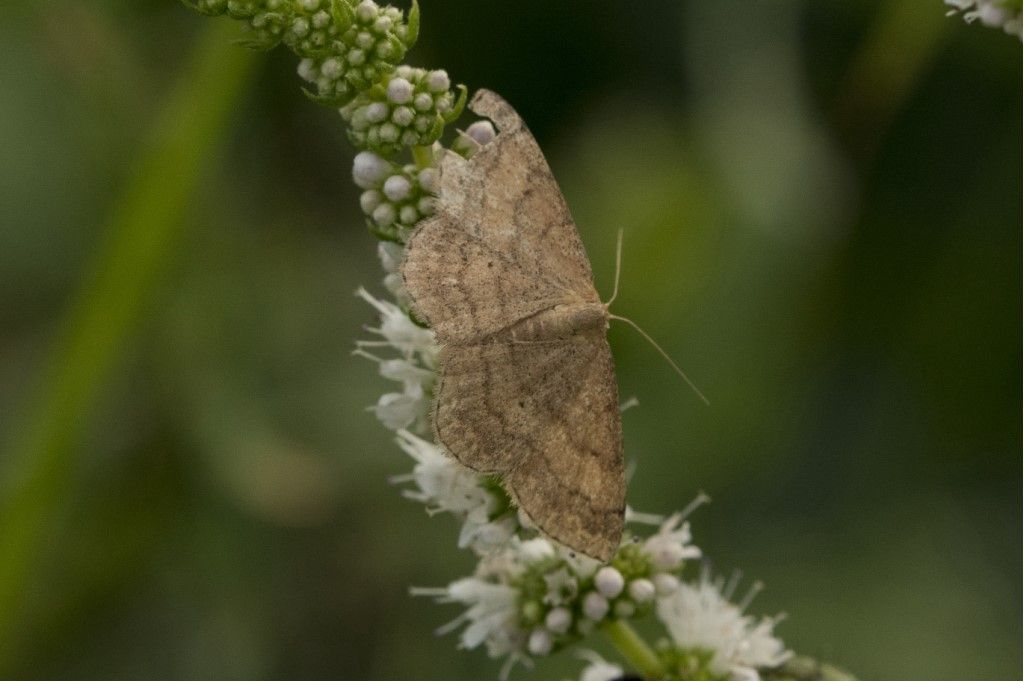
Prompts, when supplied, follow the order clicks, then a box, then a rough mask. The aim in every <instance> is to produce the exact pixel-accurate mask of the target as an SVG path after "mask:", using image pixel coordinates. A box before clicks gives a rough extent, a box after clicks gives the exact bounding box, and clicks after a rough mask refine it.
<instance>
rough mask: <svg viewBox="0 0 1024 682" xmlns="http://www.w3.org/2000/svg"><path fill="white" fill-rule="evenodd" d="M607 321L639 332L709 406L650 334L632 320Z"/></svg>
mask: <svg viewBox="0 0 1024 682" xmlns="http://www.w3.org/2000/svg"><path fill="white" fill-rule="evenodd" d="M620 234H621V233H620ZM608 319H611V320H619V321H620V322H625V323H626V324H628V325H629V326H630V327H632V328H633V329H635V330H637V331H638V332H640V336H642V337H644V338H645V339H647V342H648V343H650V344H651V345H652V346H654V349H655V350H656V351H658V352H659V353H661V357H663V358H665V361H666V362H668V364H670V365H671V366H672V369H674V370H675V371H676V374H678V375H679V376H680V377H682V378H683V381H685V382H686V383H687V384H689V386H690V388H692V389H693V392H694V393H696V394H697V397H698V398H700V399H701V400H702V401H703V402H704V404H705V405H711V402H710V401H709V400H708V399H707V398H706V397H704V394H703V393H701V392H700V389H699V388H697V386H696V384H694V383H693V382H692V381H690V377H688V376H686V372H684V371H683V370H681V369H679V365H677V364H676V363H675V362H673V361H672V358H670V357H669V355H668V353H666V352H665V350H664V349H663V348H662V347H661V346H659V345H658V342H657V341H655V340H654V339H652V338H651V335H650V334H648V333H647V332H645V331H644V330H643V329H641V328H640V325H638V324H637V323H636V322H634V321H633V320H631V319H629V318H628V317H620V316H618V315H611V314H609V315H608Z"/></svg>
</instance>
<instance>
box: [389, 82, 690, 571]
mask: <svg viewBox="0 0 1024 682" xmlns="http://www.w3.org/2000/svg"><path fill="white" fill-rule="evenodd" d="M469 106H470V109H471V110H473V111H474V112H476V113H477V114H479V115H481V116H486V117H487V118H489V119H491V121H492V122H493V123H494V124H495V125H496V127H497V128H498V131H499V132H498V135H497V137H496V138H495V139H494V140H493V141H492V142H490V143H489V144H487V145H485V146H483V147H482V148H481V149H480V150H479V151H477V153H476V154H474V155H473V156H472V157H470V158H469V159H468V160H467V159H465V158H463V157H461V156H459V155H458V154H455V153H452V152H447V153H446V154H445V155H444V157H443V159H442V160H441V162H440V166H439V170H440V180H439V183H438V192H437V202H436V209H435V214H434V215H433V216H432V217H430V218H428V219H426V220H424V221H422V222H421V223H420V224H419V226H418V227H417V229H416V230H415V232H413V234H412V235H411V237H410V238H409V240H408V243H407V249H406V257H405V260H404V262H403V264H402V268H401V271H402V275H403V277H404V279H405V285H406V288H407V290H408V292H409V294H410V297H411V299H412V308H413V312H414V314H415V315H417V316H418V317H419V318H420V319H422V320H424V321H426V322H427V323H428V324H429V325H430V327H431V328H432V329H433V330H434V333H435V334H436V337H437V341H438V344H439V345H440V347H441V355H440V369H439V372H440V379H439V383H438V385H437V388H436V396H435V404H434V414H433V423H434V430H435V435H436V440H437V442H438V443H439V444H440V445H442V446H443V447H444V448H445V449H446V450H447V451H448V452H449V453H450V454H451V455H452V456H453V457H455V458H456V459H457V460H459V461H460V462H461V463H462V464H464V465H466V466H467V467H469V468H471V469H474V470H476V471H479V472H484V473H493V474H499V475H500V476H501V479H502V481H503V483H504V485H505V488H506V489H507V490H508V492H509V494H510V496H511V497H512V499H513V501H514V502H516V504H517V505H518V506H519V507H520V509H521V510H522V511H523V512H525V513H526V515H527V516H528V517H529V518H530V520H531V521H532V522H533V523H534V524H535V525H536V526H537V528H538V529H540V531H541V532H543V533H544V534H545V535H547V536H549V537H551V538H552V539H554V540H556V541H558V542H560V543H562V544H563V545H566V546H568V547H570V548H572V549H574V550H576V551H579V552H581V553H583V554H585V555H588V556H590V557H594V558H596V559H599V560H601V561H609V560H610V559H611V558H612V556H613V555H614V553H615V551H616V549H617V548H618V546H619V543H620V541H621V539H622V531H623V523H624V512H625V495H626V481H625V470H624V467H623V458H622V422H621V417H620V410H619V396H618V388H617V385H616V380H615V369H614V365H613V362H612V354H611V349H610V348H609V346H608V341H607V338H606V334H607V330H608V325H609V320H610V319H612V318H615V316H613V315H611V314H610V313H609V311H608V304H605V303H602V302H601V299H600V297H599V296H598V293H597V290H596V289H595V288H594V280H593V273H592V272H591V268H590V262H589V260H588V259H587V254H586V252H585V251H584V249H583V244H582V242H581V241H580V237H579V233H578V232H577V229H576V224H575V223H574V222H573V219H572V215H571V214H570V212H569V207H568V206H567V205H566V202H565V199H564V197H563V196H562V192H561V190H560V189H559V187H558V183H557V182H556V181H555V178H554V176H553V174H552V172H551V169H550V168H549V167H548V163H547V161H546V160H545V158H544V154H543V153H542V152H541V150H540V147H539V146H538V145H537V142H536V140H535V139H534V138H533V135H531V134H530V131H529V130H528V129H527V128H526V125H525V124H524V122H523V120H522V118H520V116H519V115H518V114H517V113H516V111H515V110H514V109H513V108H512V107H511V106H510V105H509V104H508V103H507V102H505V101H504V100H503V99H502V98H501V97H499V96H498V95H497V94H495V93H493V92H491V91H489V90H480V91H479V92H477V93H476V95H475V96H474V97H473V100H472V102H471V103H470V105H469ZM617 282H618V276H617V275H616V287H617ZM612 298H613V299H614V294H613V296H612ZM609 303H610V302H609ZM615 319H624V318H615ZM626 321H627V322H629V321H628V320H626ZM631 324H632V323H631ZM634 326H635V325H634ZM641 333H642V332H641ZM645 336H646V334H645ZM648 338H649V337H648ZM655 345H656V344H655ZM659 350H660V349H659ZM670 362H671V361H670ZM673 366H674V364H673Z"/></svg>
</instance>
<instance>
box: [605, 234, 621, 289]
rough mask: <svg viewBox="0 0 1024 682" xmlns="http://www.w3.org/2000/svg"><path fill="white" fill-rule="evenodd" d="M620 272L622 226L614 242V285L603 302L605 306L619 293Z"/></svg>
mask: <svg viewBox="0 0 1024 682" xmlns="http://www.w3.org/2000/svg"><path fill="white" fill-rule="evenodd" d="M621 273H622V228H621V227H620V228H619V236H618V241H616V243H615V285H614V286H613V287H612V297H611V298H609V299H608V302H607V303H605V304H604V307H605V308H607V307H608V306H610V305H611V304H612V301H614V300H615V297H616V296H618V295H619V274H621Z"/></svg>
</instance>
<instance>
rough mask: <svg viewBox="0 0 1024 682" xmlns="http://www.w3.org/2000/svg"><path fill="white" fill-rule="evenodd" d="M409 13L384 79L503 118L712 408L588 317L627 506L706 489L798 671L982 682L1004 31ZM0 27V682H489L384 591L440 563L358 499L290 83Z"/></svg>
mask: <svg viewBox="0 0 1024 682" xmlns="http://www.w3.org/2000/svg"><path fill="white" fill-rule="evenodd" d="M422 6H423V7H422V9H423V21H424V23H423V33H422V37H421V42H420V44H419V45H418V46H417V47H416V49H415V50H414V51H413V52H412V53H410V61H411V62H412V63H415V64H419V65H424V66H441V67H444V68H447V69H448V70H449V72H450V73H451V74H452V76H453V79H454V80H456V81H457V82H465V83H466V84H467V85H469V86H470V88H477V87H481V86H486V87H490V88H493V89H495V90H497V91H499V92H501V93H503V94H504V95H505V96H506V97H507V98H508V99H509V100H510V101H512V102H513V103H514V104H515V105H516V107H517V108H518V109H519V110H520V111H521V113H522V114H523V115H524V117H525V118H526V119H527V121H528V123H529V124H530V125H531V127H532V128H533V130H534V132H535V133H536V135H537V137H538V139H539V140H540V142H541V145H542V146H543V147H544V149H545V150H546V152H547V154H548V157H549V159H550V162H551V164H552V167H553V168H554V170H555V174H556V175H557V176H558V178H559V179H560V181H561V183H562V186H563V190H564V192H565V194H566V196H567V198H568V201H569V204H570V206H571V207H572V208H573V212H574V215H575V217H576V219H577V222H578V224H579V227H580V231H581V234H582V236H583V240H584V242H585V243H586V245H587V247H588V250H589V253H590V256H591V260H592V261H593V264H594V269H595V272H596V278H597V284H598V289H599V290H600V291H603V292H608V291H610V288H611V277H612V270H613V267H612V264H613V255H614V254H613V249H614V241H615V233H616V231H617V230H618V229H619V228H624V229H625V254H624V270H623V277H622V287H623V291H622V295H621V297H620V298H619V300H618V301H617V304H616V311H617V312H618V313H619V314H622V315H628V316H630V317H632V318H633V319H635V320H636V321H637V322H639V323H640V324H641V325H643V326H645V327H646V329H647V330H648V331H649V332H651V334H652V335H653V336H655V338H657V339H659V340H660V341H661V342H662V343H663V344H664V345H665V346H666V348H667V349H668V350H669V351H670V353H671V354H672V355H673V356H674V357H675V358H677V359H678V360H679V361H680V363H681V364H682V365H683V366H684V367H685V368H686V369H687V371H688V372H689V374H690V375H691V376H692V377H693V378H694V379H695V381H696V382H697V383H698V385H699V386H701V388H702V389H703V390H704V391H705V392H706V393H707V395H708V396H709V397H710V399H711V401H712V405H711V407H710V408H705V407H703V406H702V405H701V404H700V403H699V402H698V401H697V400H696V398H695V397H694V396H693V395H692V394H691V393H690V392H689V391H688V389H687V388H686V387H685V386H684V385H683V384H682V383H681V382H680V381H679V380H678V378H677V377H675V376H674V375H673V374H672V373H671V371H669V369H668V368H667V366H666V365H665V363H664V362H663V361H662V360H661V359H660V358H659V357H658V356H657V355H656V354H655V353H654V352H653V351H652V350H651V349H650V348H649V347H648V346H647V345H646V344H645V343H644V342H643V340H642V339H640V338H639V337H638V336H637V335H636V334H634V333H632V332H631V331H630V330H629V329H628V328H624V327H623V328H619V327H613V329H612V331H611V342H612V346H613V350H614V351H615V355H616V361H617V363H618V374H619V382H620V387H621V391H622V394H623V396H624V397H626V396H631V395H635V396H636V397H638V398H639V400H640V403H641V406H640V408H638V409H634V410H631V411H629V412H628V413H626V415H625V417H624V421H625V439H626V452H627V457H628V458H629V459H630V460H632V461H635V462H636V464H637V469H636V474H635V476H634V477H633V480H632V483H631V487H630V491H629V501H630V503H631V504H632V506H633V507H635V508H638V509H641V510H644V511H652V512H668V511H671V510H673V509H678V508H681V507H682V506H684V505H685V504H686V503H687V502H689V501H690V500H691V499H692V498H693V496H694V495H695V494H696V493H697V491H698V490H705V491H707V492H708V493H709V494H710V495H711V496H712V497H713V499H714V503H713V504H712V505H711V506H709V507H706V508H704V509H702V510H701V511H700V512H698V513H697V515H696V516H695V517H694V520H693V522H694V530H695V534H696V542H697V543H698V545H700V546H701V547H702V548H704V550H705V551H706V552H707V553H708V555H709V556H710V557H712V559H713V561H714V567H715V569H716V570H719V571H723V572H728V571H731V570H733V569H734V568H742V569H743V570H744V571H745V572H746V575H747V576H750V577H751V579H753V578H758V579H762V580H764V581H765V582H766V583H767V586H768V589H767V590H766V591H765V592H764V593H763V594H762V595H761V596H760V597H759V598H758V599H757V601H756V602H755V603H754V607H753V611H755V612H765V613H775V612H778V611H785V612H786V613H788V614H789V617H788V619H787V620H786V621H785V622H784V623H783V624H782V625H781V626H780V627H779V632H780V634H781V636H782V637H783V638H784V639H785V641H786V643H787V644H788V645H789V646H790V647H791V648H793V649H795V650H797V651H799V652H801V653H805V654H809V655H812V656H818V657H822V658H824V659H827V660H829V661H832V662H834V663H836V664H839V665H842V666H846V667H848V668H849V669H850V670H852V671H853V672H854V673H856V674H858V675H859V676H862V677H883V678H884V677H895V678H979V677H982V678H984V677H1015V676H1016V675H1017V674H1018V673H1019V671H1020V669H1021V662H1022V659H1021V564H1020V556H1021V428H1020V415H1021V384H1020V377H1021V355H1020V347H1021V288H1020V287H1021V260H1020V254H1021V223H1022V217H1021V182H1022V179H1021V145H1022V139H1021V45H1020V42H1019V41H1018V40H1017V39H1016V38H1013V37H1009V36H1006V35H1004V34H1002V33H1001V32H999V31H994V30H986V29H983V28H981V27H979V26H966V25H964V23H963V22H962V21H960V20H959V19H954V18H948V19H947V18H946V17H945V16H944V11H945V10H944V7H943V6H942V4H941V3H940V2H938V1H937V0H936V1H935V2H924V1H921V0H912V1H910V0H906V1H897V2H890V3H874V2H864V1H853V2H851V1H850V0H834V1H831V2H810V1H807V2H782V1H780V2H745V1H743V0H728V1H723V2H676V1H674V0H673V1H670V0H662V1H658V2H645V3H627V2H607V1H602V2H593V1H590V2H584V1H582V0H578V1H574V2H558V3H554V2H549V1H545V0H526V1H520V2H514V3H513V2H507V3H501V4H499V3H480V2H474V1H472V0H443V1H442V0H422ZM0 17H2V19H3V21H2V22H0V45H3V48H2V51H3V57H4V58H3V59H2V60H0V88H2V92H3V95H2V96H0V150H2V158H3V161H2V163H0V444H2V447H3V453H4V454H3V461H2V462H0V495H2V498H0V499H2V500H3V503H2V504H3V505H4V506H0V509H3V510H4V512H3V516H0V534H6V537H3V536H0V549H2V551H0V633H2V636H0V675H3V676H17V677H21V676H26V677H86V678H90V677H227V678H236V677H313V678H319V677H341V678H351V677H378V678H399V677H420V678H447V677H456V678H458V677H490V676H493V675H494V674H496V671H497V667H498V666H497V663H495V662H493V661H490V660H488V659H487V658H486V656H485V655H484V654H483V653H482V652H480V651H475V652H472V653H465V652H459V651H456V649H455V645H456V641H455V638H454V637H451V636H449V637H448V638H446V639H442V640H438V639H436V638H435V637H434V636H433V635H432V634H431V632H432V629H433V628H434V627H436V626H438V625H440V624H442V623H444V622H446V621H448V620H449V619H450V618H452V617H454V616H455V615H456V613H457V611H456V610H455V609H454V608H452V607H441V606H436V605H434V604H432V603H431V602H429V601H427V600H414V599H412V598H410V597H409V596H408V595H407V588H408V586H410V585H420V586H431V585H442V584H445V583H447V582H448V581H450V580H451V579H454V578H455V577H457V576H459V575H462V574H463V573H465V572H467V571H469V570H470V569H471V567H472V565H473V562H472V559H471V557H470V556H468V555H467V554H465V553H458V552H456V551H454V547H455V537H456V524H455V522H454V521H453V520H452V519H450V518H445V517H439V518H435V519H430V518H428V517H427V515H426V514H425V513H424V510H423V508H422V506H421V505H418V504H416V503H412V502H409V501H407V500H404V499H402V498H401V497H400V496H399V494H398V491H397V490H396V489H395V488H394V487H393V486H391V485H389V484H388V482H387V477H388V476H389V475H392V474H398V473H403V472H405V471H407V470H408V469H409V468H410V462H409V461H408V460H407V458H406V457H405V455H403V454H402V453H401V452H400V451H399V450H398V449H397V448H396V447H395V446H394V445H393V444H392V443H391V442H390V437H389V434H388V433H387V432H386V431H385V430H384V429H383V427H381V426H380V425H379V424H377V423H376V421H375V419H374V418H373V416H372V415H371V414H369V413H367V412H366V411H365V407H366V406H368V405H371V404H373V403H374V402H375V400H376V398H377V396H378V395H379V394H380V393H381V392H383V391H384V390H385V389H386V388H389V387H388V386H387V385H386V383H385V382H384V380H382V379H380V378H378V377H377V376H376V374H375V367H374V366H373V365H372V364H370V363H368V362H366V361H365V360H362V359H360V358H353V357H352V356H351V355H350V350H351V349H352V344H353V340H354V339H355V338H357V337H360V336H361V335H362V334H363V332H362V326H363V325H366V324H371V323H373V322H374V315H373V313H372V311H371V310H370V309H369V308H368V307H367V306H365V305H364V304H362V303H361V302H360V301H357V300H356V299H355V298H354V297H353V295H352V293H353V291H354V290H355V289H356V287H357V286H358V285H360V284H365V285H367V286H369V287H370V288H371V290H373V291H376V292H380V291H381V290H382V289H381V287H380V284H379V279H380V273H379V270H378V266H377V263H376V259H375V255H374V254H375V241H374V239H373V238H372V237H371V236H370V235H369V234H368V233H367V231H366V230H365V228H364V227H363V221H362V218H361V216H360V214H359V209H358V204H357V201H356V199H357V194H356V191H355V190H354V188H353V186H352V184H351V182H350V180H349V173H350V164H351V157H352V155H353V153H354V151H353V149H352V148H351V146H350V145H349V144H348V142H347V141H346V140H345V137H344V133H343V127H342V124H341V120H340V119H339V117H338V116H337V114H336V113H335V112H332V111H330V110H327V109H323V108H319V107H317V106H315V105H313V104H312V103H310V102H309V101H307V100H306V99H305V98H304V97H302V95H301V93H300V91H299V85H300V83H299V81H298V79H297V77H296V76H295V75H294V69H295V58H294V57H293V56H291V55H290V54H289V53H287V52H286V51H284V50H280V51H277V52H274V53H272V54H270V55H266V56H257V55H250V54H247V53H245V52H243V51H242V50H241V49H240V48H236V47H233V46H232V45H230V40H231V38H232V37H233V36H234V35H235V31H236V30H237V28H236V27H235V26H233V25H232V24H231V22H229V21H227V20H216V21H215V20H208V19H204V18H202V17H199V16H196V15H193V14H192V13H190V12H188V11H187V10H185V9H184V8H183V7H181V6H180V5H178V4H177V3H174V2H171V1H170V0H146V1H138V2H132V3H123V2H114V1H113V0H103V1H96V2H89V3H80V2H71V1H70V0H53V1H51V2H46V3H30V2H24V1H21V2H5V3H4V5H3V8H2V9H0ZM118 228H121V235H122V239H121V240H118V239H112V238H111V237H110V235H111V233H112V232H116V231H117V230H118ZM125 235H127V237H125ZM111 264H115V265H116V267H115V268H114V270H115V272H114V273H113V274H112V275H110V274H107V275H104V274H102V273H104V272H107V271H106V270H105V268H109V267H110V266H111ZM98 273H100V274H98ZM579 665H580V664H579V663H578V662H577V661H575V660H573V658H572V657H571V655H570V654H568V653H566V654H561V655H559V656H557V657H556V659H555V660H552V661H550V662H545V663H544V664H543V665H542V666H541V667H540V668H539V670H537V671H534V672H532V673H529V672H528V673H523V672H522V671H518V672H517V675H524V674H525V675H531V676H552V675H554V676H555V677H559V676H561V677H569V676H571V675H573V674H574V671H576V670H578V668H579Z"/></svg>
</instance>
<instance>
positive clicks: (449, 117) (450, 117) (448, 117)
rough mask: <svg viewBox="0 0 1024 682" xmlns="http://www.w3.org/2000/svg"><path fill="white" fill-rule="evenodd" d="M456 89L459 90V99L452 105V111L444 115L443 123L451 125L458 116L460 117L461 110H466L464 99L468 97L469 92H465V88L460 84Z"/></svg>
mask: <svg viewBox="0 0 1024 682" xmlns="http://www.w3.org/2000/svg"><path fill="white" fill-rule="evenodd" d="M456 87H457V88H458V90H459V98H458V99H457V100H455V104H454V105H452V110H451V111H449V112H448V113H447V114H445V115H444V122H445V123H451V122H452V121H454V120H455V119H457V118H458V117H459V116H462V110H463V109H465V108H466V98H467V97H468V96H469V91H468V90H466V86H465V85H463V84H462V83H459V84H458V86H456Z"/></svg>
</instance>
